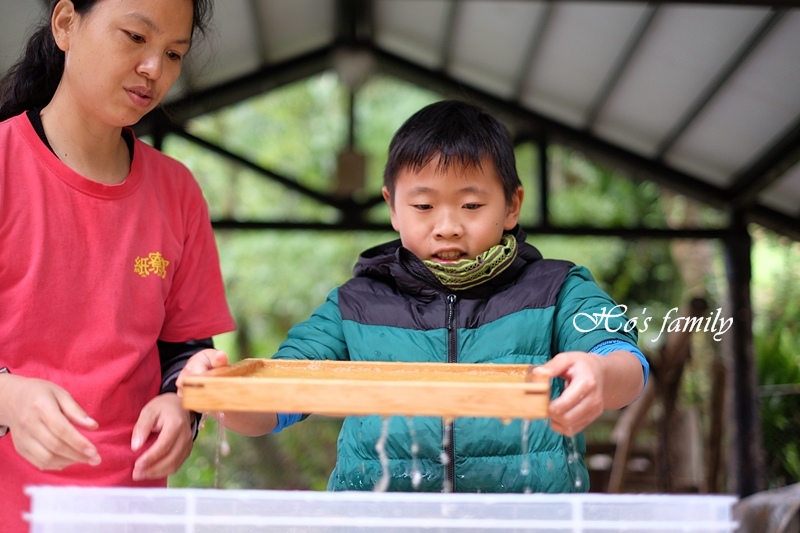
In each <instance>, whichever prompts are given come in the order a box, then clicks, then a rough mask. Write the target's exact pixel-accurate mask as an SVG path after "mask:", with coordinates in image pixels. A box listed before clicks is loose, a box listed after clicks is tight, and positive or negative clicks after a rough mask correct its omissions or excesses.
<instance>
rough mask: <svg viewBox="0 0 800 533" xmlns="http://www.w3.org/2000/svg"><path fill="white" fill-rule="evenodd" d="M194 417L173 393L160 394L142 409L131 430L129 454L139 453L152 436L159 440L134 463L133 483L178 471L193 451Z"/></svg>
mask: <svg viewBox="0 0 800 533" xmlns="http://www.w3.org/2000/svg"><path fill="white" fill-rule="evenodd" d="M193 416H194V415H193V414H192V413H190V412H189V411H186V410H184V409H183V407H181V401H180V398H178V395H177V394H175V393H172V392H168V393H165V394H160V395H158V396H156V397H155V398H153V399H152V400H150V401H149V402H148V403H147V405H145V406H144V409H142V412H141V413H140V414H139V420H137V421H136V425H135V426H134V428H133V435H132V437H131V450H133V451H134V452H136V451H139V450H140V449H141V448H142V446H143V445H144V443H145V441H146V440H147V439H148V438H149V437H150V434H151V433H157V434H158V436H157V437H156V440H155V442H153V444H152V445H151V446H150V448H148V449H147V451H145V452H144V453H143V454H142V455H140V456H139V458H137V459H136V462H135V463H134V465H133V480H134V481H141V480H144V479H158V478H163V477H167V476H168V475H170V474H174V473H175V472H177V471H178V469H179V468H180V467H181V465H182V464H183V462H184V461H185V460H186V458H187V457H189V453H191V451H192V429H191V420H192V417H193Z"/></svg>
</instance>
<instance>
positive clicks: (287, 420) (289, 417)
mask: <svg viewBox="0 0 800 533" xmlns="http://www.w3.org/2000/svg"><path fill="white" fill-rule="evenodd" d="M302 417H303V415H302V414H300V413H278V425H277V426H275V429H273V430H272V432H273V433H278V432H279V431H280V430H282V429H284V428H288V427H289V426H291V425H292V424H295V423H297V422H299V421H300V419H301V418H302Z"/></svg>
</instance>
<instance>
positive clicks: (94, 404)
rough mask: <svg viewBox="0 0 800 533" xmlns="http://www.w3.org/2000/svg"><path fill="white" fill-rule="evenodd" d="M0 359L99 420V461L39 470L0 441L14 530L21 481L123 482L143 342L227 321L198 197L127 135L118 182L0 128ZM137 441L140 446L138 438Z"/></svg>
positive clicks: (0, 468)
mask: <svg viewBox="0 0 800 533" xmlns="http://www.w3.org/2000/svg"><path fill="white" fill-rule="evenodd" d="M0 147H2V149H1V150H0V347H2V348H0V366H8V368H9V369H10V370H11V372H12V373H14V374H18V375H20V376H26V377H37V378H41V379H45V380H49V381H52V382H53V383H56V384H58V385H59V386H61V387H63V388H64V389H66V390H67V391H68V392H69V393H70V394H71V395H72V396H73V398H75V400H76V401H77V402H78V404H79V405H81V407H83V409H85V410H86V412H87V413H88V414H89V416H91V417H92V418H94V419H95V420H97V422H98V423H99V428H98V429H97V430H96V431H89V432H86V433H85V434H86V436H87V437H88V438H89V439H90V440H91V441H92V442H93V443H94V444H95V445H96V446H97V449H98V452H99V453H100V456H101V458H102V463H101V464H100V465H99V466H97V467H91V466H87V465H74V466H71V467H68V468H66V469H64V470H62V471H46V472H42V471H39V470H38V469H37V468H35V467H34V466H32V465H31V464H30V463H28V462H27V461H26V460H25V459H23V458H22V457H21V456H20V455H19V454H17V452H16V450H15V449H14V446H13V443H12V439H13V430H12V432H10V433H9V434H8V435H6V436H5V437H3V438H0V502H2V503H0V525H1V527H2V529H3V531H6V532H16V531H27V530H28V525H27V524H26V523H25V522H23V521H22V519H21V514H22V512H25V511H27V510H28V509H29V502H28V498H27V497H26V496H24V494H23V487H24V486H25V485H33V484H37V485H40V484H51V485H95V486H136V485H140V486H159V485H160V486H163V485H165V481H166V480H164V479H162V480H157V481H150V482H146V483H134V482H133V480H132V477H131V475H132V471H133V463H134V461H135V459H136V457H137V456H138V455H140V454H141V451H140V452H138V453H133V452H131V444H130V442H131V432H132V429H133V425H134V424H135V423H136V420H137V418H138V416H139V413H140V411H141V409H142V408H143V407H144V405H145V404H146V403H147V402H148V401H149V400H151V399H152V398H153V397H155V396H156V395H157V394H158V392H159V388H160V382H161V369H160V364H159V358H158V350H157V347H156V340H157V339H161V340H164V341H170V342H182V341H187V340H191V339H200V338H206V337H211V336H214V335H217V334H220V333H224V332H226V331H230V330H232V329H234V323H233V320H232V318H231V315H230V312H229V310H228V307H227V304H226V301H225V292H224V287H223V283H222V277H221V274H220V269H219V257H218V254H217V249H216V244H215V241H214V234H213V232H212V230H211V225H210V223H209V216H208V210H207V206H206V204H205V201H204V199H203V196H202V192H201V190H200V188H199V186H198V185H197V183H196V182H195V180H194V179H193V177H192V176H191V174H190V172H189V170H188V169H186V168H185V167H184V166H183V165H182V164H180V163H178V162H177V161H175V160H173V159H170V158H169V157H167V156H165V155H163V154H162V153H161V152H159V151H157V150H155V149H154V148H152V147H151V146H148V145H147V144H144V143H142V142H141V141H139V140H135V141H134V157H133V161H132V163H131V170H130V174H129V175H128V177H127V178H126V179H125V181H124V182H123V183H122V184H120V185H114V186H110V185H104V184H101V183H97V182H93V181H89V180H87V179H85V178H83V177H82V176H80V175H78V174H76V173H75V172H73V171H72V170H71V169H69V168H68V167H66V166H65V165H64V164H63V163H62V162H61V161H60V160H59V159H58V158H57V157H56V156H55V155H54V154H53V153H52V152H51V151H50V150H49V149H48V148H47V147H46V146H45V145H44V143H43V142H42V140H41V139H40V138H39V137H38V136H37V134H36V132H35V131H34V129H33V127H32V125H31V123H30V121H29V119H28V118H27V117H26V116H25V115H20V116H17V117H14V118H12V119H9V120H7V121H5V122H2V123H0ZM145 448H146V447H145Z"/></svg>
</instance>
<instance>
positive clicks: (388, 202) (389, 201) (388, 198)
mask: <svg viewBox="0 0 800 533" xmlns="http://www.w3.org/2000/svg"><path fill="white" fill-rule="evenodd" d="M381 194H382V195H383V199H384V200H386V205H388V206H389V216H390V217H391V219H392V227H393V228H394V230H395V231H397V232H399V231H400V230H398V229H397V223H396V221H395V211H394V202H392V195H391V194H389V189H387V188H386V186H385V185H384V186H383V187H381Z"/></svg>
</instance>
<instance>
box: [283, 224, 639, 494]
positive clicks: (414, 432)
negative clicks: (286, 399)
mask: <svg viewBox="0 0 800 533" xmlns="http://www.w3.org/2000/svg"><path fill="white" fill-rule="evenodd" d="M524 238H525V236H524V233H523V232H522V231H521V230H519V229H517V240H518V244H519V246H518V250H519V252H518V256H517V258H516V259H515V261H514V263H512V265H511V266H510V267H508V268H507V269H506V270H505V271H503V272H502V273H501V274H500V275H498V276H497V277H496V278H494V279H492V280H490V281H488V282H486V283H484V284H482V285H480V286H478V287H475V288H473V289H468V290H464V291H458V292H455V293H454V292H452V291H450V290H448V289H447V288H446V287H444V286H443V285H441V284H440V283H439V282H438V281H437V280H436V278H435V277H434V276H433V274H432V273H431V272H430V271H429V270H428V269H427V267H425V265H424V264H423V263H422V262H421V261H420V260H419V259H418V258H417V257H415V256H414V255H413V254H411V253H410V252H409V251H408V250H406V249H405V248H403V247H402V246H401V245H400V242H399V241H393V242H390V243H387V244H384V245H381V246H378V247H375V248H372V249H370V250H367V251H366V252H364V253H363V254H362V255H361V257H360V258H359V261H358V263H357V265H356V267H355V269H354V277H353V278H352V279H351V280H349V281H348V282H347V283H345V284H344V285H342V286H341V287H339V288H338V289H335V290H333V291H332V292H331V293H330V294H329V296H328V298H327V301H326V302H325V303H324V304H323V305H321V306H320V307H319V308H318V309H317V310H316V311H315V312H314V313H313V314H312V316H311V317H310V318H309V319H308V320H307V321H305V322H302V323H300V324H298V325H296V326H295V327H293V328H292V329H291V330H290V331H289V335H288V338H287V340H286V341H285V342H284V343H283V344H281V346H280V348H279V350H278V352H277V353H276V354H275V357H276V358H290V359H331V360H343V361H347V360H350V361H410V362H439V363H441V362H450V363H453V364H457V363H514V364H534V365H538V364H543V363H545V362H546V361H548V360H549V359H550V358H551V357H552V356H553V355H554V354H557V353H560V352H565V351H571V350H577V351H584V352H585V351H589V350H590V349H591V348H593V347H594V346H596V345H598V344H600V343H601V342H604V341H608V340H623V341H627V342H630V343H632V344H634V345H635V344H636V342H637V337H636V332H635V330H634V331H633V332H630V333H625V332H624V331H623V328H622V327H621V326H622V325H623V324H624V323H625V320H626V319H625V317H619V318H617V319H615V320H609V323H604V324H603V327H597V328H595V329H592V330H591V331H587V332H586V333H582V332H581V331H579V329H577V328H576V327H575V324H574V323H573V320H574V319H575V318H574V317H576V316H578V315H579V314H581V313H586V314H587V315H588V316H591V315H592V314H594V313H601V312H603V310H604V309H603V308H605V309H611V308H613V307H614V306H615V305H616V304H615V303H614V302H613V300H611V298H610V297H609V296H608V295H606V294H605V293H604V292H603V291H602V290H601V289H600V288H599V287H598V286H597V284H596V283H595V282H594V280H593V279H592V277H591V275H590V274H589V272H588V271H587V270H586V269H585V268H583V267H577V266H575V265H573V264H572V263H569V262H566V261H556V260H545V259H542V256H541V254H540V253H539V252H538V250H536V249H535V248H534V247H532V246H530V245H528V244H525V243H524ZM616 328H619V331H618V332H613V331H612V330H614V329H616ZM580 329H582V330H584V331H586V330H588V329H590V328H588V327H587V328H584V327H581V328H580ZM562 390H563V382H562V381H561V380H558V379H557V380H554V383H553V397H556V396H558V395H559V394H560V393H561V391H562ZM523 429H524V430H526V432H527V438H526V439H523V435H522V432H523ZM382 437H383V438H382ZM384 440H385V445H384V450H385V454H386V457H385V458H384V460H383V461H382V460H381V457H380V454H379V452H378V450H377V449H376V445H378V443H379V442H383V441H384ZM523 444H525V448H526V449H525V450H523V449H522V447H523ZM584 453H585V443H584V440H583V436H582V435H578V436H577V437H576V438H575V439H570V438H568V437H565V436H563V435H560V434H557V433H555V432H553V431H552V430H550V428H549V425H548V422H547V421H546V420H534V421H532V422H530V423H527V424H526V423H523V422H522V421H520V420H514V421H508V420H505V421H504V420H499V419H494V418H456V419H455V420H452V421H449V420H442V419H441V418H435V417H400V416H395V417H390V418H386V419H384V418H383V417H380V416H349V417H347V418H345V420H344V422H343V425H342V429H341V433H340V434H339V442H338V455H337V462H336V467H335V469H334V471H333V473H332V474H331V477H330V481H329V483H328V488H329V489H330V490H373V488H374V487H375V486H376V485H377V484H378V483H380V482H381V480H382V476H383V475H384V473H385V472H388V475H389V479H388V481H389V485H388V490H392V491H415V490H417V491H436V492H438V491H443V490H445V491H449V490H453V491H456V492H583V491H587V490H588V489H589V483H588V473H587V470H586V467H585V465H584V461H583V455H584ZM384 480H385V478H384Z"/></svg>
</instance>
